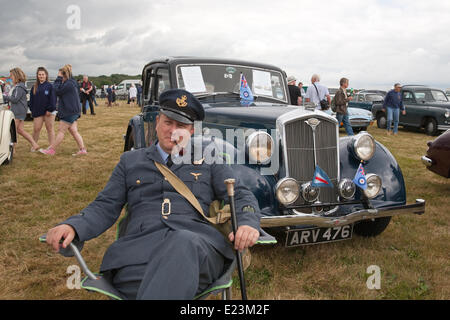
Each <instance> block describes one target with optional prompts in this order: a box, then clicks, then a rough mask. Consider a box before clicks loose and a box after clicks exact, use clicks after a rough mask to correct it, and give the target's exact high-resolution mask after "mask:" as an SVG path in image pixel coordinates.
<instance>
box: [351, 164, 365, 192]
mask: <svg viewBox="0 0 450 320" xmlns="http://www.w3.org/2000/svg"><path fill="white" fill-rule="evenodd" d="M353 182H354V183H355V184H356V185H357V186H358V187H360V188H361V189H363V190H365V189H367V180H366V172H365V171H364V167H363V165H362V163H360V164H359V167H358V170H357V171H356V174H355V177H354V178H353Z"/></svg>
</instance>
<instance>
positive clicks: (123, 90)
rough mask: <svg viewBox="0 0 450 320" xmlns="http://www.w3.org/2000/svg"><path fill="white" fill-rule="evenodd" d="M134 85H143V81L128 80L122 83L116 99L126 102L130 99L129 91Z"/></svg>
mask: <svg viewBox="0 0 450 320" xmlns="http://www.w3.org/2000/svg"><path fill="white" fill-rule="evenodd" d="M132 83H134V85H138V84H139V85H141V84H142V83H141V80H139V79H128V80H123V81H121V82H120V83H119V84H118V85H117V88H116V97H117V99H122V100H125V99H127V97H128V90H129V89H130V87H131V84H132Z"/></svg>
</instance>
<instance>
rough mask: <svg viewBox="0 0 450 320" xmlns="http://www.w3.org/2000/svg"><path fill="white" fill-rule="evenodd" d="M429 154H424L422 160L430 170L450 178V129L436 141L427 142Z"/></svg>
mask: <svg viewBox="0 0 450 320" xmlns="http://www.w3.org/2000/svg"><path fill="white" fill-rule="evenodd" d="M427 146H428V150H427V155H426V156H422V162H423V164H424V165H425V166H426V167H427V169H428V170H430V171H433V172H434V173H436V174H438V175H440V176H443V177H444V178H450V130H447V131H446V132H444V133H443V134H441V135H440V136H439V137H437V138H436V139H434V141H428V142H427Z"/></svg>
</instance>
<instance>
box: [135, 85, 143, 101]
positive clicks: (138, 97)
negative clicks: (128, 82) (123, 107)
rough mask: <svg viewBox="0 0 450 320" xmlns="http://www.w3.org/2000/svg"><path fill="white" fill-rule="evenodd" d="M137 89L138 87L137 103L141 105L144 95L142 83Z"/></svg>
mask: <svg viewBox="0 0 450 320" xmlns="http://www.w3.org/2000/svg"><path fill="white" fill-rule="evenodd" d="M136 89H137V103H138V105H139V106H140V105H141V97H142V86H141V85H140V84H137V85H136Z"/></svg>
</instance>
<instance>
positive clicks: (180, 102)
mask: <svg viewBox="0 0 450 320" xmlns="http://www.w3.org/2000/svg"><path fill="white" fill-rule="evenodd" d="M186 100H187V97H186V96H182V97H181V98H177V100H176V101H177V105H178V106H179V107H180V108H184V107H186V106H187V105H188V104H187V102H186Z"/></svg>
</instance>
